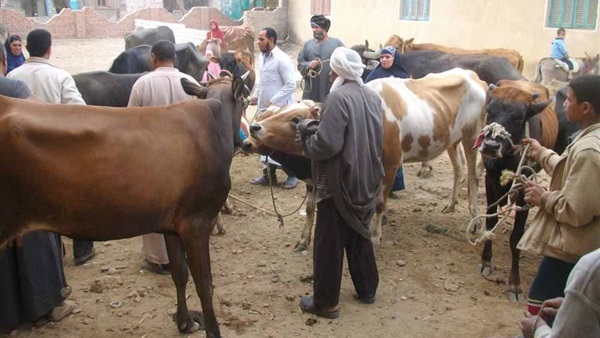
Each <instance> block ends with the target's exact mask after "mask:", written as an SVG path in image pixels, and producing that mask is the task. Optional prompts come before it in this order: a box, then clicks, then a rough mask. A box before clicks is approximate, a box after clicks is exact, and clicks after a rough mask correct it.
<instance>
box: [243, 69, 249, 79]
mask: <svg viewBox="0 0 600 338" xmlns="http://www.w3.org/2000/svg"><path fill="white" fill-rule="evenodd" d="M248 75H250V71H249V70H248V71H246V72H245V73H244V74H243V75H242V80H244V81H246V78H247V77H248Z"/></svg>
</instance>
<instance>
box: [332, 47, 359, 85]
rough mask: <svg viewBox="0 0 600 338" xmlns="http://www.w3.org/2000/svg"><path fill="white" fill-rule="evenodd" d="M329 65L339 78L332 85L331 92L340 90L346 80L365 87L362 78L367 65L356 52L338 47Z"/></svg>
mask: <svg viewBox="0 0 600 338" xmlns="http://www.w3.org/2000/svg"><path fill="white" fill-rule="evenodd" d="M329 64H330V66H331V69H332V70H333V71H334V72H335V73H336V74H337V76H338V77H337V79H335V81H334V82H333V85H331V89H330V92H333V91H334V90H336V89H338V88H339V87H340V86H341V85H342V84H343V83H344V80H351V81H356V82H357V83H358V84H359V85H360V86H363V85H364V83H363V80H362V78H361V77H360V76H361V75H362V73H363V70H364V68H365V65H364V64H363V63H362V60H361V58H360V55H358V53H357V52H356V51H354V50H352V49H350V48H346V47H338V48H336V49H335V50H334V51H333V53H332V54H331V59H330V60H329Z"/></svg>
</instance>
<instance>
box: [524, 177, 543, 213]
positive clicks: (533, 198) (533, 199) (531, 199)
mask: <svg viewBox="0 0 600 338" xmlns="http://www.w3.org/2000/svg"><path fill="white" fill-rule="evenodd" d="M545 191H546V189H544V187H542V186H541V185H539V184H537V183H535V182H534V181H527V182H525V202H527V203H529V204H531V205H535V206H538V207H539V206H540V201H541V199H542V194H543V193H544V192H545Z"/></svg>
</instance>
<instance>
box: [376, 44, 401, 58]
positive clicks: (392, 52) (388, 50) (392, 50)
mask: <svg viewBox="0 0 600 338" xmlns="http://www.w3.org/2000/svg"><path fill="white" fill-rule="evenodd" d="M396 53H397V51H396V48H394V47H392V46H385V47H383V48H382V49H381V52H379V54H380V55H381V54H390V55H391V56H392V57H394V58H395V55H396Z"/></svg>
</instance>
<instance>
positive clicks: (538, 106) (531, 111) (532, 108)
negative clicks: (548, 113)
mask: <svg viewBox="0 0 600 338" xmlns="http://www.w3.org/2000/svg"><path fill="white" fill-rule="evenodd" d="M549 104H550V101H546V102H540V103H530V104H529V107H527V112H526V116H525V120H526V121H527V120H529V119H530V118H532V117H534V116H535V115H537V114H539V113H541V112H542V111H544V109H546V107H548V105H549Z"/></svg>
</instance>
